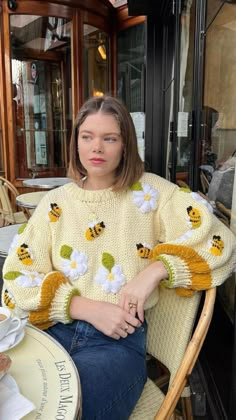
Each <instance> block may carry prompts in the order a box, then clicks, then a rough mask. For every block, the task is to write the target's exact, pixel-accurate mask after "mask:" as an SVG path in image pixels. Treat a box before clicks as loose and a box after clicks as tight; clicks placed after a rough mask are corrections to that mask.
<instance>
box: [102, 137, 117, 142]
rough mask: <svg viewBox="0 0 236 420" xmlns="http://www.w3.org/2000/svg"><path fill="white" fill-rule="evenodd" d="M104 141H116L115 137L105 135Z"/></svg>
mask: <svg viewBox="0 0 236 420" xmlns="http://www.w3.org/2000/svg"><path fill="white" fill-rule="evenodd" d="M104 140H105V141H107V142H108V143H113V142H115V141H116V138H115V137H105V138H104Z"/></svg>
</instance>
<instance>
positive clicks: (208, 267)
mask: <svg viewBox="0 0 236 420" xmlns="http://www.w3.org/2000/svg"><path fill="white" fill-rule="evenodd" d="M157 259H159V260H161V261H163V263H164V264H165V267H166V268H167V271H168V273H169V277H168V280H164V281H162V282H161V284H162V285H163V286H165V287H168V288H176V291H178V293H180V294H185V295H189V294H192V293H193V292H194V291H195V290H201V289H207V288H210V287H212V286H215V285H219V284H221V283H222V282H223V281H224V280H225V279H226V278H227V277H228V276H229V275H230V273H231V272H232V270H233V266H234V264H235V263H236V238H235V236H234V235H233V234H232V232H231V231H230V230H229V229H228V228H227V227H226V226H224V225H223V224H222V223H221V222H220V221H219V220H218V219H216V217H215V216H214V215H213V214H212V212H211V211H210V209H209V204H208V203H207V202H206V201H205V200H203V199H202V198H201V196H199V195H198V194H196V193H192V192H191V191H189V190H184V189H181V188H179V187H178V186H176V185H174V184H172V183H170V182H168V181H167V180H165V179H163V178H160V177H159V176H157V175H154V174H149V173H146V174H144V175H143V177H142V178H141V179H140V181H139V182H137V183H135V184H134V185H133V186H132V187H131V188H130V189H128V190H126V191H122V192H113V191H112V190H111V189H106V190H99V191H88V190H83V189H81V188H80V187H78V185H76V184H75V183H69V184H67V185H65V186H63V187H60V188H57V189H54V190H51V191H49V192H48V193H47V194H46V195H45V197H44V198H43V199H42V200H41V202H40V204H39V205H38V207H37V209H36V210H35V212H34V214H33V216H32V217H31V218H30V220H29V221H28V223H27V224H26V225H22V226H21V227H20V229H19V232H18V234H17V235H16V237H15V238H14V240H13V243H12V245H11V247H10V250H9V255H8V257H7V258H6V261H5V264H4V267H3V277H4V287H3V299H2V300H3V302H4V304H5V305H7V306H8V307H9V308H11V309H12V311H13V312H14V313H16V314H17V315H18V316H21V317H22V316H28V317H29V322H31V323H32V324H34V325H37V326H38V327H40V328H43V329H44V328H47V327H49V326H50V325H53V324H54V323H56V322H63V323H68V322H71V319H70V317H69V306H70V300H71V298H72V296H73V295H81V296H84V297H87V298H90V299H94V300H99V301H105V302H111V303H114V304H117V303H118V301H119V293H120V290H121V288H122V287H123V286H124V285H125V284H126V283H127V282H129V281H130V280H131V279H133V278H134V276H135V275H136V274H137V273H139V272H140V271H141V270H143V269H144V268H145V267H146V266H147V265H148V264H150V263H152V261H155V260H157ZM147 281H148V279H147ZM157 300H158V288H157V289H156V290H155V291H154V292H153V293H152V295H151V296H150V297H149V299H148V300H147V302H146V305H145V308H146V309H147V308H150V307H152V306H153V305H155V304H156V302H157Z"/></svg>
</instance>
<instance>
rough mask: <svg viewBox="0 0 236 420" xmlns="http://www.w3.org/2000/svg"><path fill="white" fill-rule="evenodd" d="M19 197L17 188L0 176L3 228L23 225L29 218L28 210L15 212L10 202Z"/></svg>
mask: <svg viewBox="0 0 236 420" xmlns="http://www.w3.org/2000/svg"><path fill="white" fill-rule="evenodd" d="M18 195H19V191H18V190H17V188H16V187H15V186H14V185H13V184H12V183H11V182H10V181H8V180H7V179H5V178H3V177H1V176H0V216H1V218H2V224H3V226H6V225H12V224H15V223H25V222H27V221H28V219H29V218H30V216H31V213H30V211H29V210H28V209H26V208H23V207H21V210H20V211H16V210H15V209H14V207H13V205H12V201H13V200H15V199H16V197H17V196H18Z"/></svg>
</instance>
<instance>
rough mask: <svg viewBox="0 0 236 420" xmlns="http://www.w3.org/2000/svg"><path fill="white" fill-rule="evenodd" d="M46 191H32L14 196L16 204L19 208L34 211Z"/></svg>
mask: <svg viewBox="0 0 236 420" xmlns="http://www.w3.org/2000/svg"><path fill="white" fill-rule="evenodd" d="M46 193H47V191H34V192H30V193H25V194H20V195H17V196H16V204H17V205H18V206H21V207H26V208H29V209H35V208H36V207H37V205H38V203H39V202H40V200H41V199H42V198H43V197H44V195H45V194H46Z"/></svg>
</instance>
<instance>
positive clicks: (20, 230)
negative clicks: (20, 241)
mask: <svg viewBox="0 0 236 420" xmlns="http://www.w3.org/2000/svg"><path fill="white" fill-rule="evenodd" d="M26 226H27V223H23V225H21V226H20V227H19V229H18V232H17V233H19V235H20V234H21V233H23V232H24V230H25V228H26Z"/></svg>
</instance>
